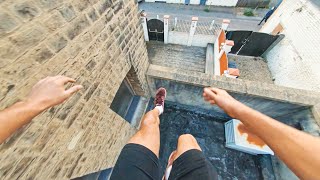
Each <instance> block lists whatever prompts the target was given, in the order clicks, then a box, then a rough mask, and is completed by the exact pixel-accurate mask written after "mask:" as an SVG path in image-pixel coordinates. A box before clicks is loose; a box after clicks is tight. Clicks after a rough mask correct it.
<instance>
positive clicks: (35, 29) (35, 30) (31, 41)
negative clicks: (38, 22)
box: [9, 26, 46, 51]
mask: <svg viewBox="0 0 320 180" xmlns="http://www.w3.org/2000/svg"><path fill="white" fill-rule="evenodd" d="M45 36H46V31H45V30H44V28H42V27H41V26H31V28H30V29H27V30H25V31H22V32H20V33H16V34H13V35H11V36H10V37H9V41H10V42H11V43H12V44H13V45H15V46H16V47H17V48H19V51H24V50H26V49H28V48H31V47H33V46H35V45H37V44H38V43H39V42H40V41H41V40H42V39H44V38H45Z"/></svg>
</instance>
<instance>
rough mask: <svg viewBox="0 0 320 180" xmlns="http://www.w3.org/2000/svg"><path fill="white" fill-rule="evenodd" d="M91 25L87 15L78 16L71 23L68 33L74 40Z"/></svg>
mask: <svg viewBox="0 0 320 180" xmlns="http://www.w3.org/2000/svg"><path fill="white" fill-rule="evenodd" d="M89 25H90V23H89V21H88V19H87V18H86V16H82V17H78V18H77V19H75V20H74V21H73V22H72V23H71V24H70V25H69V27H68V29H67V32H66V35H67V36H68V38H69V39H71V40H72V39H74V38H75V37H76V36H77V35H79V34H80V33H81V32H82V31H83V30H84V29H85V28H86V27H88V26H89Z"/></svg>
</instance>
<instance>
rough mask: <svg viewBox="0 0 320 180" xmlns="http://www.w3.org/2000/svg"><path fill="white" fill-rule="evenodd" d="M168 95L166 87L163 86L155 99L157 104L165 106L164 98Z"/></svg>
mask: <svg viewBox="0 0 320 180" xmlns="http://www.w3.org/2000/svg"><path fill="white" fill-rule="evenodd" d="M166 96H167V91H166V89H165V88H163V87H161V88H159V89H158V90H157V92H156V97H155V99H154V105H155V106H162V107H163V108H164V100H165V98H166Z"/></svg>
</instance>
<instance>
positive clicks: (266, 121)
mask: <svg viewBox="0 0 320 180" xmlns="http://www.w3.org/2000/svg"><path fill="white" fill-rule="evenodd" d="M203 96H204V99H205V100H206V101H208V102H210V103H211V104H217V105H218V106H219V107H220V108H222V109H223V110H224V111H225V112H226V113H227V114H228V115H229V116H231V117H233V118H236V119H239V120H240V121H241V122H242V123H243V124H244V125H245V126H246V127H247V128H248V129H249V130H250V131H251V132H253V133H254V134H256V135H257V136H258V137H260V138H261V139H262V140H263V141H265V143H266V144H268V146H269V147H270V148H271V149H272V150H273V151H274V152H275V154H276V155H277V156H278V157H279V158H280V159H281V160H282V161H283V162H284V163H286V165H287V166H288V167H289V168H290V169H291V170H292V171H293V172H294V173H295V174H296V175H297V176H298V177H300V178H302V179H319V178H320V171H319V167H320V155H319V154H318V152H320V138H317V137H314V136H311V135H309V134H307V133H304V132H302V131H299V130H297V129H294V128H292V127H290V126H288V125H286V124H283V123H281V122H279V121H277V120H274V119H272V118H270V117H268V116H266V115H264V114H262V113H260V112H258V111H256V110H253V109H251V108H250V107H247V106H246V105H244V104H242V103H240V102H239V101H237V100H235V99H234V98H233V97H231V96H230V95H229V94H228V93H227V92H226V91H224V90H221V89H217V88H205V89H204V93H203Z"/></svg>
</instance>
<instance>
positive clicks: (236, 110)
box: [226, 100, 246, 119]
mask: <svg viewBox="0 0 320 180" xmlns="http://www.w3.org/2000/svg"><path fill="white" fill-rule="evenodd" d="M245 107H246V106H245V105H244V104H242V103H241V102H239V101H237V100H235V101H234V102H233V103H232V104H231V105H230V106H229V108H228V109H227V111H226V112H227V113H228V115H229V116H230V117H232V118H235V119H239V116H240V115H241V114H242V112H243V111H244V109H245Z"/></svg>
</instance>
